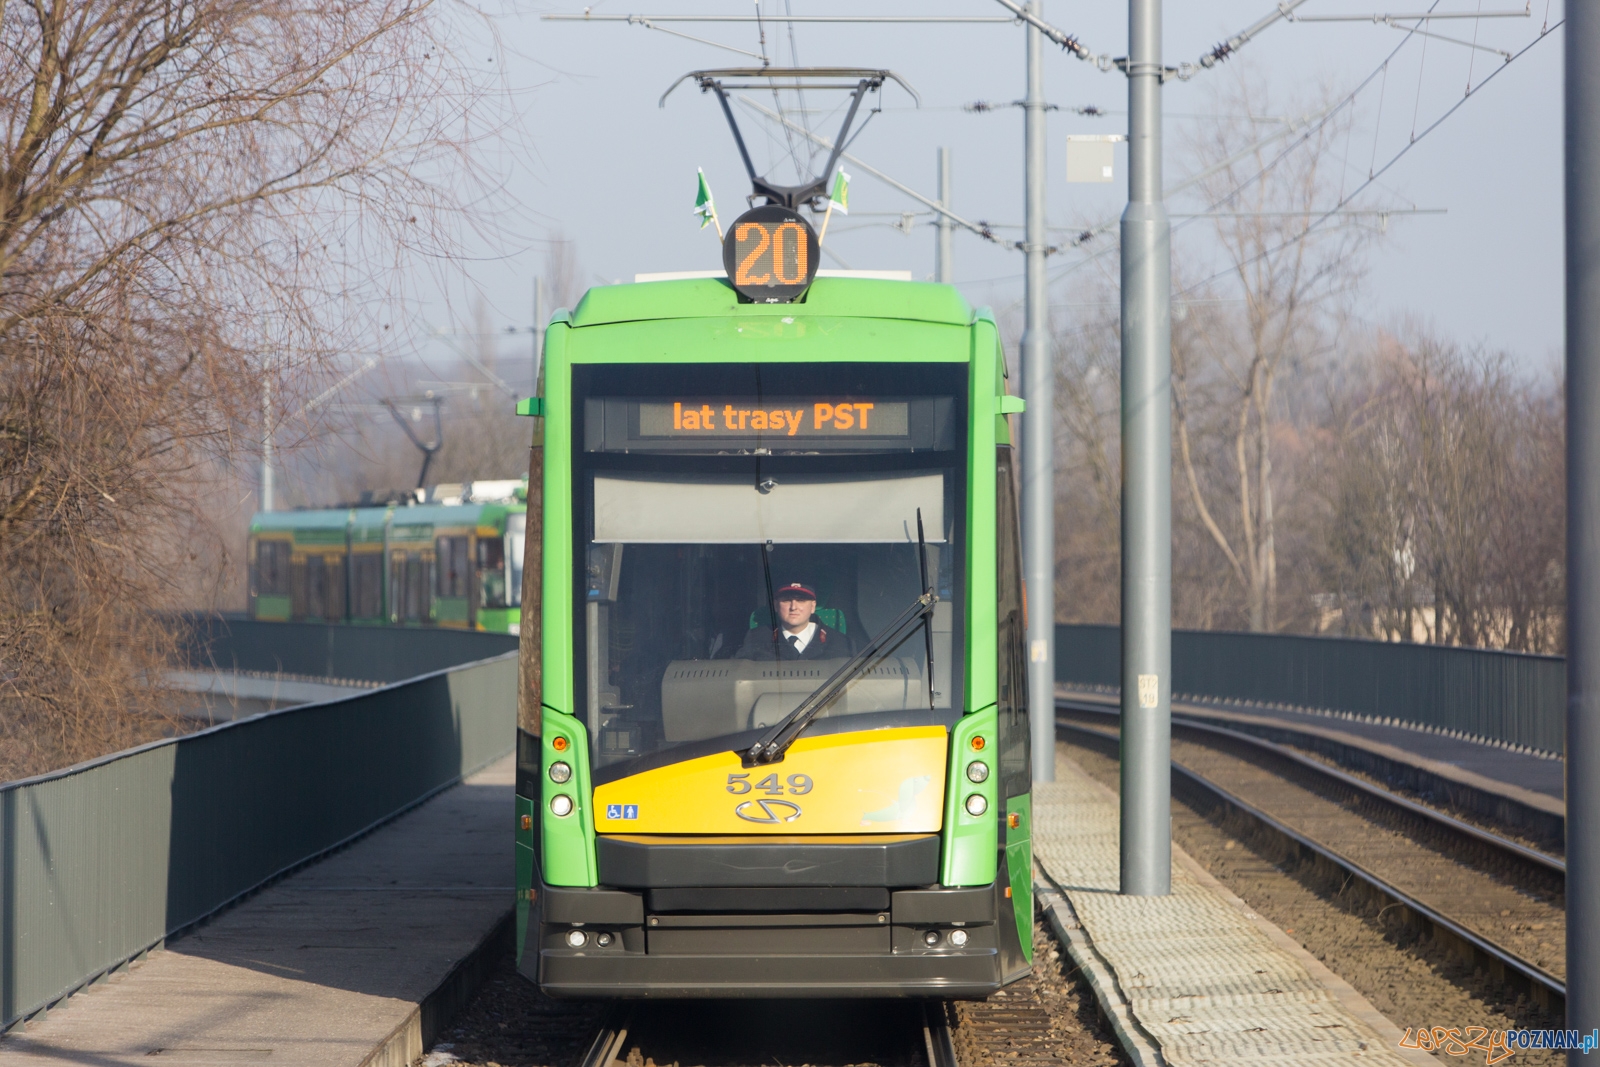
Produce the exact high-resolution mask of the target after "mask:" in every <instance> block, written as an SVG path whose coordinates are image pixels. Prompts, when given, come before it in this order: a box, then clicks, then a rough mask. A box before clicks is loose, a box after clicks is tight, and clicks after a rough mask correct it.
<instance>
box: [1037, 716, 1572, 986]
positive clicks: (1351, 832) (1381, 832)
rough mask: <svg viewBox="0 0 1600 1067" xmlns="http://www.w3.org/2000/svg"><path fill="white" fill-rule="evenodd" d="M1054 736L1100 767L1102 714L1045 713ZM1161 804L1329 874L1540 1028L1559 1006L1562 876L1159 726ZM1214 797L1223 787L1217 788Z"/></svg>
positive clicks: (1321, 769)
mask: <svg viewBox="0 0 1600 1067" xmlns="http://www.w3.org/2000/svg"><path fill="white" fill-rule="evenodd" d="M1056 708H1057V720H1056V721H1057V728H1058V731H1064V732H1066V733H1067V734H1069V735H1070V736H1071V737H1072V739H1073V740H1075V741H1080V742H1087V743H1088V744H1090V745H1091V746H1093V747H1095V748H1097V749H1099V750H1100V751H1102V752H1106V751H1108V750H1109V751H1110V752H1111V753H1114V751H1115V747H1116V744H1117V735H1116V722H1115V719H1116V715H1117V712H1116V710H1115V709H1109V708H1106V707H1105V706H1104V705H1101V704H1095V703H1091V702H1078V701H1073V700H1070V699H1064V700H1058V701H1057V703H1056ZM1172 729H1173V744H1172V756H1173V773H1174V780H1173V785H1174V792H1175V794H1177V795H1179V796H1180V797H1181V798H1182V799H1185V800H1187V801H1190V802H1191V803H1193V804H1195V805H1196V806H1199V807H1202V808H1212V809H1216V808H1221V809H1223V810H1224V811H1225V812H1227V813H1228V814H1231V815H1233V816H1235V817H1236V818H1239V819H1242V820H1243V821H1244V822H1245V823H1246V824H1247V825H1249V826H1250V827H1252V829H1253V831H1254V832H1256V833H1258V834H1260V835H1262V836H1264V837H1266V838H1268V839H1270V840H1272V841H1274V843H1275V844H1276V845H1277V846H1278V848H1279V849H1280V850H1282V851H1287V852H1290V853H1298V854H1299V855H1300V856H1302V857H1305V858H1307V859H1310V860H1312V861H1313V862H1315V863H1318V864H1326V865H1329V866H1331V867H1332V868H1333V869H1334V870H1336V871H1337V872H1339V874H1340V876H1341V878H1342V880H1343V883H1344V884H1345V885H1346V886H1347V887H1354V888H1355V889H1356V890H1357V891H1358V892H1362V893H1365V894H1370V895H1371V896H1372V897H1374V898H1375V899H1376V900H1377V901H1379V902H1381V903H1380V913H1381V914H1385V915H1387V914H1388V913H1390V912H1391V911H1393V912H1397V913H1398V914H1399V916H1400V917H1401V918H1402V920H1403V921H1404V922H1405V923H1406V924H1407V925H1410V926H1412V927H1414V928H1416V929H1418V931H1419V932H1423V933H1426V934H1429V935H1431V936H1432V937H1434V938H1435V939H1436V940H1437V941H1439V942H1441V943H1444V944H1448V945H1450V946H1451V947H1452V948H1453V949H1454V950H1455V951H1456V952H1457V953H1458V954H1459V955H1461V956H1462V957H1466V958H1470V959H1471V960H1472V961H1473V962H1474V963H1475V964H1476V965H1477V966H1479V967H1481V968H1482V969H1484V970H1487V971H1488V972H1489V973H1490V974H1491V975H1492V976H1493V977H1495V978H1496V979H1499V980H1500V981H1502V982H1504V983H1505V984H1507V985H1508V986H1509V987H1511V988H1512V989H1515V990H1516V991H1518V992H1521V993H1524V994H1525V995H1528V996H1529V997H1530V999H1532V1000H1534V1001H1535V1002H1537V1003H1539V1004H1540V1005H1541V1006H1543V1007H1544V1008H1545V1009H1546V1010H1547V1011H1549V1012H1551V1013H1552V1014H1553V1015H1557V1016H1560V1015H1562V1014H1564V1008H1565V1001H1566V984H1565V964H1564V958H1563V955H1562V953H1563V947H1564V945H1565V940H1566V912H1565V892H1566V864H1565V863H1564V862H1563V861H1562V860H1561V859H1560V858H1559V857H1555V856H1551V855H1548V854H1546V853H1543V852H1540V851H1538V850H1537V849H1533V848H1529V847H1527V846H1525V845H1522V844H1520V843H1518V842H1515V841H1509V840H1507V839H1505V838H1502V837H1500V836H1498V835H1496V834H1494V833H1492V832H1490V831H1487V830H1485V829H1483V828H1481V827H1478V826H1474V825H1472V824H1470V823H1467V822H1463V821H1461V820H1459V819H1455V818H1452V817H1451V816H1449V815H1447V814H1445V813H1443V812H1439V811H1436V810H1434V809H1432V808H1429V807H1427V806H1426V805H1422V804H1418V803H1416V802H1414V801H1412V800H1409V799H1407V798H1405V797H1401V796H1397V795H1395V794H1394V793H1391V792H1389V791H1388V790H1385V789H1382V788H1381V787H1378V786H1375V785H1373V784H1372V783H1370V782H1368V781H1366V780H1364V779H1361V778H1358V777H1356V776H1354V775H1350V774H1346V773H1344V772H1342V771H1340V770H1338V769H1337V768H1334V767H1330V766H1327V765H1326V764H1323V763H1320V762H1318V761H1316V760H1314V759H1310V758H1309V757H1307V756H1304V755H1302V754H1301V753H1298V752H1296V751H1294V750H1293V749H1291V748H1288V747H1286V746H1284V745H1280V744H1276V743H1274V742H1272V741H1267V740H1264V739H1262V738H1259V737H1255V736H1252V735H1250V734H1246V733H1242V732H1239V731H1235V730H1229V729H1227V728H1226V727H1221V726H1217V725H1214V724H1211V723H1201V722H1195V721H1190V720H1185V719H1184V718H1183V717H1181V716H1178V715H1175V716H1173V726H1172ZM1224 783H1226V784H1224Z"/></svg>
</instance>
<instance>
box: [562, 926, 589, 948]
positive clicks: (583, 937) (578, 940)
mask: <svg viewBox="0 0 1600 1067" xmlns="http://www.w3.org/2000/svg"><path fill="white" fill-rule="evenodd" d="M588 940H589V935H588V934H586V933H584V932H583V931H582V930H568V931H567V944H568V945H570V946H571V947H573V948H582V947H583V946H584V945H585V944H586V943H587V942H588Z"/></svg>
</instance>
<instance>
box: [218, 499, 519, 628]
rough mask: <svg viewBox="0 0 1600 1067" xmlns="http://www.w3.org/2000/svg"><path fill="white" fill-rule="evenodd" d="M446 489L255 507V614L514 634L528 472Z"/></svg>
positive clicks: (278, 619) (287, 619) (277, 618)
mask: <svg viewBox="0 0 1600 1067" xmlns="http://www.w3.org/2000/svg"><path fill="white" fill-rule="evenodd" d="M441 488H447V489H450V490H453V493H447V494H440V493H438V492H434V493H433V494H432V495H433V496H434V497H435V498H438V497H440V496H443V499H442V500H438V499H436V502H434V503H420V502H406V503H392V504H386V505H384V506H382V507H346V508H325V509H320V510H305V511H267V512H257V513H256V515H255V516H254V517H252V518H251V520H250V542H249V548H248V560H249V565H250V614H251V616H252V617H253V618H256V619H263V620H270V621H276V622H336V623H351V624H354V625H360V626H446V627H452V628H456V629H469V630H486V631H489V632H492V633H510V634H514V633H516V632H517V631H518V628H519V623H520V622H521V617H522V608H521V603H522V561H523V557H524V547H523V541H524V538H525V536H526V527H527V515H526V511H527V505H526V503H525V496H526V488H527V487H526V483H524V482H522V481H500V482H474V483H471V484H470V485H468V486H466V487H461V486H455V487H441ZM462 497H466V500H465V502H463V501H462V499H461V498H462ZM474 497H477V498H480V499H474Z"/></svg>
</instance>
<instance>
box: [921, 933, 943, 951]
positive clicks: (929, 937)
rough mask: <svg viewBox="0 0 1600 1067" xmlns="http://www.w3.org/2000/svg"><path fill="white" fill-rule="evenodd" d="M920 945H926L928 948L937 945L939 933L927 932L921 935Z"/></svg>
mask: <svg viewBox="0 0 1600 1067" xmlns="http://www.w3.org/2000/svg"><path fill="white" fill-rule="evenodd" d="M922 943H923V944H924V945H927V946H928V947H929V948H932V947H933V946H934V945H937V944H938V943H939V931H937V930H929V931H928V932H927V933H925V934H923V935H922Z"/></svg>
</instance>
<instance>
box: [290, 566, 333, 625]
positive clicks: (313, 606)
mask: <svg viewBox="0 0 1600 1067" xmlns="http://www.w3.org/2000/svg"><path fill="white" fill-rule="evenodd" d="M303 574H304V575H305V578H304V581H303V583H302V584H303V585H304V588H305V593H304V599H303V608H302V610H301V611H300V612H299V614H301V615H303V616H304V617H305V618H308V619H325V620H327V621H329V622H333V621H335V620H337V619H342V618H344V562H343V561H342V560H338V559H326V558H324V557H322V556H308V557H306V562H305V567H304V568H303Z"/></svg>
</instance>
